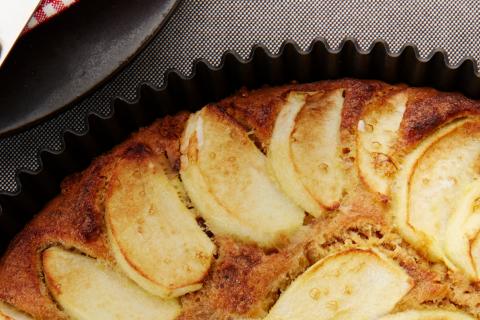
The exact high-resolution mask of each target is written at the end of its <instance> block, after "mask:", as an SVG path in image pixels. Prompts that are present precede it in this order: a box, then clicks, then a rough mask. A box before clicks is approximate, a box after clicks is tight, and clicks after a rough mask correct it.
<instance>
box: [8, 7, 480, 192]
mask: <svg viewBox="0 0 480 320" xmlns="http://www.w3.org/2000/svg"><path fill="white" fill-rule="evenodd" d="M479 17H480V1H474V0H468V1H464V0H458V1H444V0H442V1H418V0H417V1H380V0H370V1H368V0H363V1H362V0H355V1H348V0H326V1H318V0H317V1H314V0H298V1H279V0H277V1H275V0H184V1H182V2H181V3H180V5H179V7H178V8H177V10H176V12H175V13H174V14H173V16H172V17H171V19H170V20H169V21H168V23H167V24H166V25H165V27H164V29H163V30H161V31H160V33H159V34H158V35H157V36H156V37H155V38H154V40H153V43H152V44H151V45H150V46H149V47H147V49H146V50H145V51H143V52H142V53H141V54H140V55H139V56H138V57H137V58H136V59H135V60H134V61H133V63H132V64H131V65H129V66H128V67H127V68H126V69H125V70H124V71H123V72H122V73H120V74H119V75H118V76H116V77H115V78H114V79H113V80H112V81H110V82H109V83H108V84H107V85H105V86H104V87H102V88H101V89H100V90H98V91H97V92H96V93H95V94H94V95H93V96H92V97H90V98H88V99H85V100H83V101H80V102H79V103H77V104H76V105H75V106H73V108H71V109H69V110H68V111H67V112H64V113H62V114H60V115H58V116H56V117H55V118H53V119H50V120H48V121H47V122H45V123H41V124H39V125H38V126H36V127H34V128H32V129H30V130H28V131H27V132H23V133H19V134H16V135H14V136H11V137H8V138H5V139H1V140H0V191H15V190H16V189H17V187H18V186H17V184H16V182H15V172H16V171H17V170H18V169H21V168H22V169H30V170H38V168H39V163H38V160H37V156H36V155H37V153H38V151H39V150H40V149H49V150H53V151H58V150H60V149H61V143H62V142H61V138H60V132H61V131H62V130H63V129H64V128H69V129H71V130H73V131H76V132H82V131H84V130H86V128H85V122H84V114H85V112H87V111H94V112H96V113H98V114H101V115H106V114H108V113H109V112H110V100H111V98H112V97H113V96H115V95H120V96H123V97H125V98H127V99H132V98H134V97H135V92H136V91H135V88H136V86H137V85H138V84H139V83H140V82H142V81H150V82H151V83H153V84H154V85H157V86H159V85H161V84H162V82H163V74H164V72H165V71H166V70H167V69H170V68H176V69H178V70H180V71H182V72H183V73H186V74H188V73H189V72H190V70H191V66H192V61H193V60H194V59H196V58H205V59H207V60H208V61H210V62H211V63H212V64H218V63H219V61H220V57H221V55H222V53H223V52H224V51H225V50H227V49H234V50H235V51H237V52H238V53H239V54H240V55H241V56H242V57H247V56H248V55H249V53H250V49H251V47H252V45H254V44H257V43H261V44H264V45H266V46H267V47H268V48H269V49H270V50H271V51H272V52H277V51H278V49H279V47H280V45H281V43H282V42H283V41H284V40H286V39H292V40H294V41H296V42H297V43H298V44H299V45H300V47H301V48H303V49H305V48H307V47H308V45H309V44H310V43H311V41H312V40H313V39H315V38H317V37H323V38H325V39H326V40H327V41H328V43H329V45H330V46H331V47H332V48H336V47H338V45H339V44H340V42H341V40H342V39H343V38H345V37H354V38H356V39H357V40H358V43H359V44H360V46H361V47H362V48H363V49H366V48H368V47H369V46H370V44H371V43H372V42H373V41H374V40H375V39H383V40H385V41H386V42H387V43H388V44H389V46H390V49H391V51H393V52H398V51H399V50H400V48H401V47H402V46H403V45H405V44H406V43H413V44H416V45H417V46H418V48H419V52H420V54H421V56H423V57H426V56H428V54H429V53H430V52H431V51H432V50H434V49H438V48H442V49H444V50H446V52H447V53H448V56H449V61H450V63H451V64H453V65H455V64H457V63H458V62H460V61H461V60H462V58H464V57H466V56H471V57H473V58H475V59H476V60H477V61H478V60H479V58H480V19H479Z"/></svg>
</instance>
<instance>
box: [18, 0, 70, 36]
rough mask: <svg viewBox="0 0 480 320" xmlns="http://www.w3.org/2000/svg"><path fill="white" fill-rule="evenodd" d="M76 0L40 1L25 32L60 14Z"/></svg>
mask: <svg viewBox="0 0 480 320" xmlns="http://www.w3.org/2000/svg"><path fill="white" fill-rule="evenodd" d="M77 1H78V0H42V1H41V3H40V5H39V6H38V8H37V10H36V11H35V13H34V14H33V16H32V17H31V18H30V21H29V22H28V24H27V26H26V27H25V30H24V32H25V31H28V30H31V29H33V28H35V27H36V26H37V25H39V24H40V23H42V22H45V21H47V20H48V19H50V18H52V17H53V16H55V15H56V14H58V13H60V12H62V11H63V10H65V9H66V8H68V7H69V6H71V5H72V4H74V3H75V2H77Z"/></svg>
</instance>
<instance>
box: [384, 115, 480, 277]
mask: <svg viewBox="0 0 480 320" xmlns="http://www.w3.org/2000/svg"><path fill="white" fill-rule="evenodd" d="M479 156H480V126H479V125H478V124H476V123H475V122H474V121H468V120H466V119H462V120H459V121H456V122H453V123H450V124H448V125H446V126H445V127H443V128H442V129H440V130H438V131H437V132H436V133H435V134H433V135H431V136H430V137H428V138H426V139H425V140H424V141H422V143H421V144H420V145H419V146H418V147H417V148H416V149H415V150H414V151H412V152H411V153H410V154H408V155H407V156H406V157H405V159H404V161H403V163H402V168H401V170H400V172H399V173H398V175H397V177H396V178H395V181H394V183H393V186H392V197H393V199H392V212H393V215H394V216H395V222H396V225H397V227H398V228H399V230H400V232H401V233H402V235H403V236H404V237H405V238H406V240H407V241H409V242H410V243H411V244H412V245H413V246H416V247H417V248H419V249H421V250H424V251H426V253H428V254H429V255H430V257H431V258H432V259H441V260H443V261H444V262H445V263H446V264H447V265H448V266H449V267H450V268H452V269H455V266H454V265H453V264H452V263H451V261H450V259H448V258H447V256H446V254H445V250H444V247H445V235H446V228H447V224H448V220H449V219H450V217H451V216H452V213H453V212H454V211H455V208H456V204H457V203H458V201H459V199H462V198H463V197H462V192H464V190H465V188H466V186H467V185H469V184H470V183H472V182H473V180H475V179H476V178H478V177H479V173H480V172H479V170H478V159H479Z"/></svg>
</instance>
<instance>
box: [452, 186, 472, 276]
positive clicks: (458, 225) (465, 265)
mask: <svg viewBox="0 0 480 320" xmlns="http://www.w3.org/2000/svg"><path fill="white" fill-rule="evenodd" d="M462 194H463V197H462V199H461V200H460V201H458V205H457V206H456V208H455V209H454V211H453V212H452V214H451V217H450V219H449V221H448V224H447V231H446V241H445V251H446V254H447V256H448V258H450V260H451V261H452V262H453V263H454V264H455V265H456V266H457V267H458V268H459V269H461V270H462V271H463V272H464V273H466V274H467V275H468V276H469V277H471V278H472V279H473V280H479V279H480V276H479V272H478V271H479V269H478V268H479V267H480V259H479V258H480V257H479V256H478V253H479V252H480V247H479V232H480V207H479V199H480V180H475V181H474V182H473V183H471V184H470V185H468V186H467V188H466V189H465V190H464V191H463V192H462Z"/></svg>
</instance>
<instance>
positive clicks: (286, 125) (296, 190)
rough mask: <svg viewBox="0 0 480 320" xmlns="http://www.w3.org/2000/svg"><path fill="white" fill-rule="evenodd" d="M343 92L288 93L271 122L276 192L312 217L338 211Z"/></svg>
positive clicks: (341, 177) (341, 182)
mask: <svg viewBox="0 0 480 320" xmlns="http://www.w3.org/2000/svg"><path fill="white" fill-rule="evenodd" d="M342 94H343V89H338V90H333V91H331V92H329V93H322V92H320V93H318V92H317V93H315V92H291V93H290V94H289V95H288V97H287V98H286V101H285V104H284V105H283V106H282V108H281V111H280V113H279V115H278V117H277V119H276V121H275V126H274V129H273V133H272V138H271V141H270V145H269V150H268V159H269V164H270V167H271V168H272V171H273V173H274V175H275V177H276V179H277V181H278V182H279V184H280V186H281V188H282V189H283V190H284V191H285V193H286V194H288V195H289V196H290V197H291V198H292V200H293V201H295V203H296V204H297V205H299V206H301V207H302V208H303V209H304V210H305V211H307V212H308V213H310V214H312V215H313V216H315V217H318V216H320V215H321V214H322V212H324V211H325V209H335V208H337V207H338V205H339V201H340V199H341V197H342V192H343V190H344V182H345V180H346V179H345V176H344V170H343V167H342V163H341V158H340V156H339V155H340V153H339V148H340V121H341V114H342V108H343V100H344V99H343V95H342Z"/></svg>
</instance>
